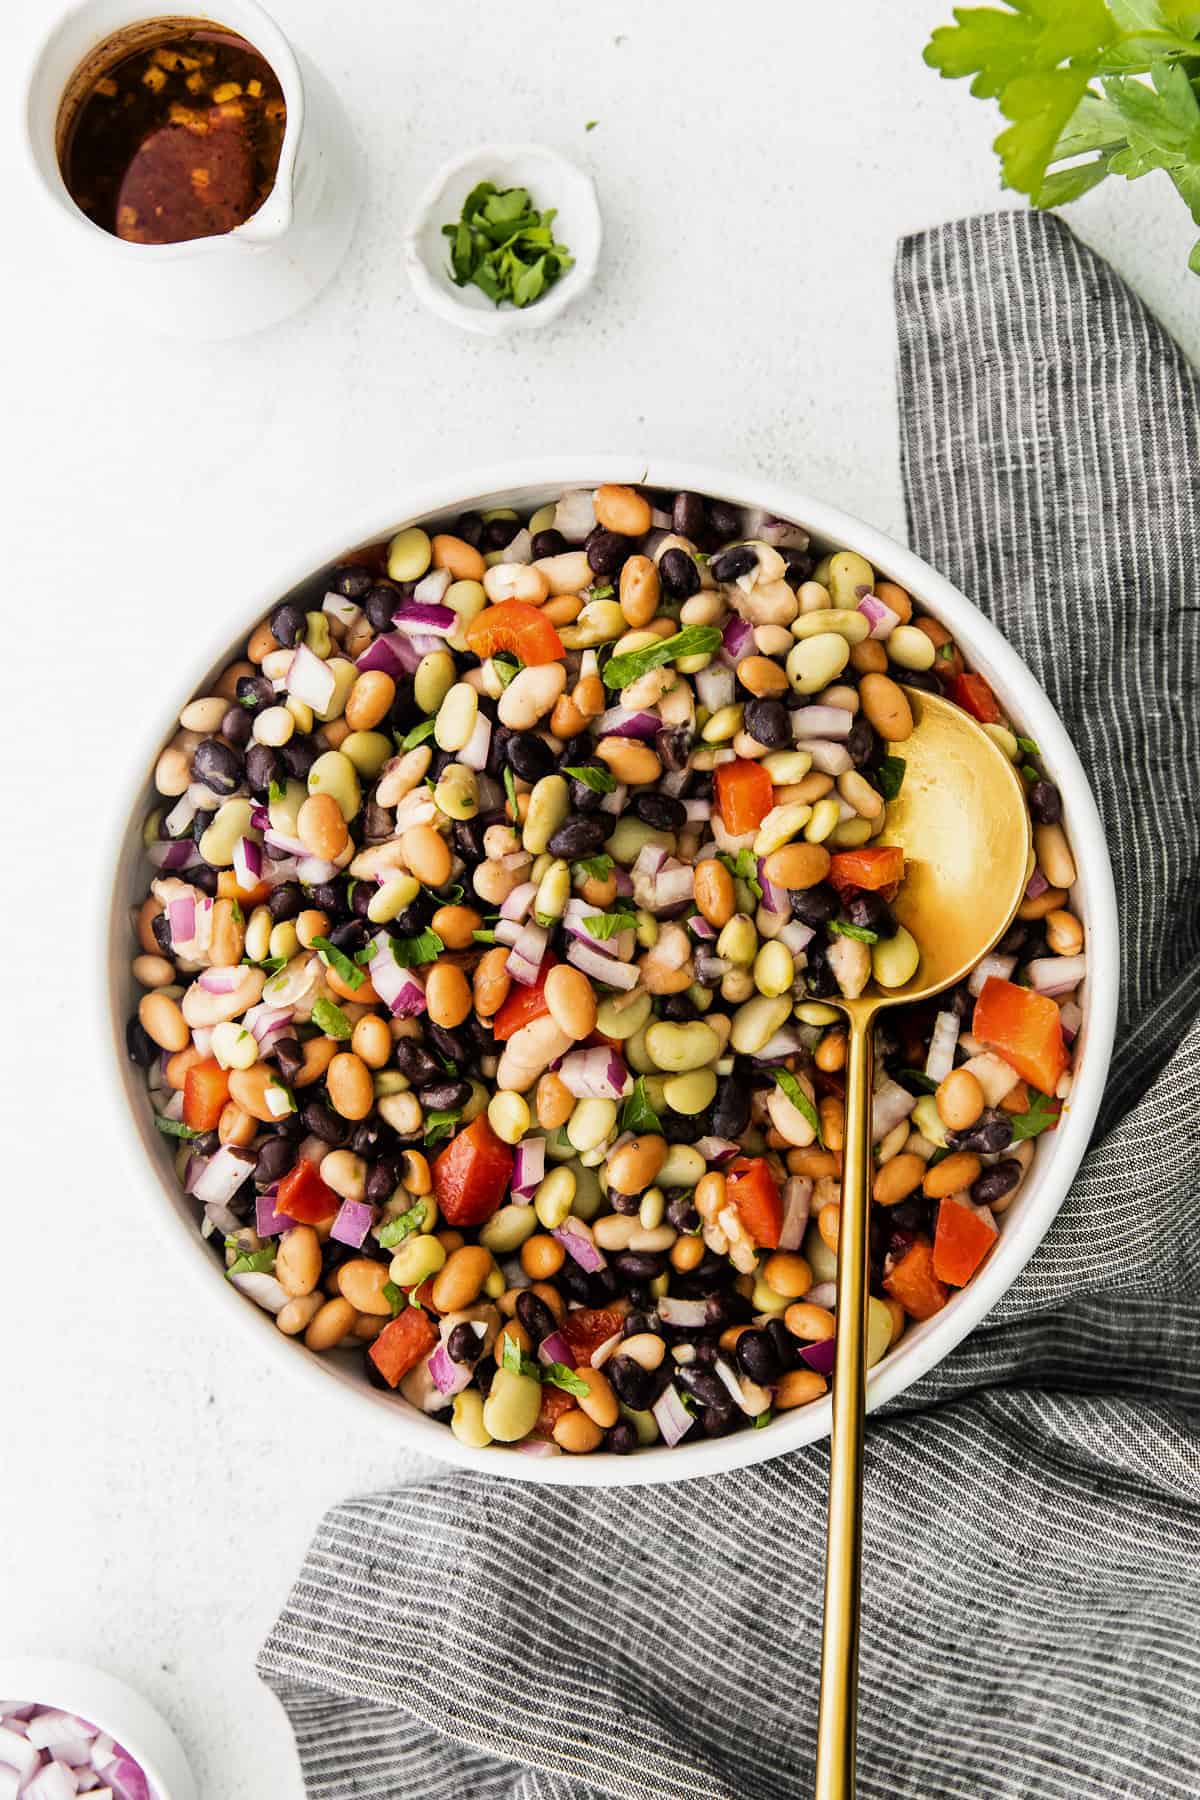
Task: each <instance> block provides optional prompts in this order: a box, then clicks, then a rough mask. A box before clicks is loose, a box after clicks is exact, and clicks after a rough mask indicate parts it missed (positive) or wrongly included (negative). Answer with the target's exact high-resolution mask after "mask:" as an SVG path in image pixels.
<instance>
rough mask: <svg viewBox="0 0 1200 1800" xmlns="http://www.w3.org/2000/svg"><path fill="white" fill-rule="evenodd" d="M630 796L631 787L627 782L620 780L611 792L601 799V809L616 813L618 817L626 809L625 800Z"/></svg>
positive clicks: (601, 810)
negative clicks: (629, 787)
mask: <svg viewBox="0 0 1200 1800" xmlns="http://www.w3.org/2000/svg"><path fill="white" fill-rule="evenodd" d="M628 798H629V789H628V787H627V786H626V784H625V782H623V781H619V782H618V783H617V785H616V787H615V788H614V789H613V791H612V793H611V794H605V795H604V796H603V798H602V799H601V801H600V806H599V811H600V812H602V813H614V814H615V815H616V817H617V818H620V816H621V814H622V813H623V812H624V811H625V802H626V800H627V799H628Z"/></svg>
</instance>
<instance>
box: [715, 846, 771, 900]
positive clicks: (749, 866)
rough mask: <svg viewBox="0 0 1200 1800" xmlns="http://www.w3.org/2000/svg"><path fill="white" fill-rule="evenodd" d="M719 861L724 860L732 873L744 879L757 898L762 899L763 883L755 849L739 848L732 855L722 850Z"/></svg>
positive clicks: (740, 879)
mask: <svg viewBox="0 0 1200 1800" xmlns="http://www.w3.org/2000/svg"><path fill="white" fill-rule="evenodd" d="M718 861H720V862H723V863H724V864H725V867H726V868H727V869H728V870H729V873H730V874H731V875H734V876H736V877H737V879H738V880H739V881H744V882H745V884H746V886H747V887H748V888H749V889H750V892H751V893H752V894H753V895H754V898H755V899H756V900H761V899H762V892H763V891H762V883H761V882H760V881H759V879H758V858H757V856H755V854H754V852H753V850H747V849H742V850H739V851H738V853H737V855H736V856H730V855H729V853H728V852H727V851H725V850H722V851H721V852H720V855H719V857H718Z"/></svg>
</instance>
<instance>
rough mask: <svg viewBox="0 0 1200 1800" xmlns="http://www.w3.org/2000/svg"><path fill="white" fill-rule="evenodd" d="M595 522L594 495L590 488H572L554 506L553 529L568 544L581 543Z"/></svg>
mask: <svg viewBox="0 0 1200 1800" xmlns="http://www.w3.org/2000/svg"><path fill="white" fill-rule="evenodd" d="M595 524H596V505H595V496H594V495H593V493H592V490H591V489H590V488H574V489H572V491H571V492H570V493H567V494H564V495H563V496H562V498H561V499H560V500H559V502H558V504H557V506H556V507H555V508H554V529H555V531H560V532H561V533H562V535H563V536H564V537H565V538H566V540H567V542H568V544H582V542H583V540H584V538H586V537H587V535H588V533H589V532H590V531H592V530H593V529H594V527H595Z"/></svg>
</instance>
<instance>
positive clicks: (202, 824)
mask: <svg viewBox="0 0 1200 1800" xmlns="http://www.w3.org/2000/svg"><path fill="white" fill-rule="evenodd" d="M216 816H217V815H216V813H215V812H198V813H193V815H192V842H193V843H194V844H198V843H199V842H200V839H201V838H202V837H203V836H204V834H205V832H206V831H207V830H208V828H209V826H210V825H211V824H212V822H213V820H214V819H215V818H216Z"/></svg>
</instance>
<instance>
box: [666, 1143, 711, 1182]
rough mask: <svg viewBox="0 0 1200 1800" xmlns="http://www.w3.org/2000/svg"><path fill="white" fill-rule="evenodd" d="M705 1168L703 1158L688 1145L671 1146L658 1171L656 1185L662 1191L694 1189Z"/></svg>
mask: <svg viewBox="0 0 1200 1800" xmlns="http://www.w3.org/2000/svg"><path fill="white" fill-rule="evenodd" d="M706 1168H707V1164H706V1163H705V1161H704V1158H703V1157H702V1156H701V1154H700V1152H699V1151H698V1150H694V1149H693V1148H692V1146H691V1145H690V1144H672V1145H671V1148H670V1149H669V1150H668V1151H667V1160H666V1162H665V1163H664V1164H663V1166H662V1168H661V1169H660V1170H659V1171H658V1185H659V1187H661V1188H664V1189H666V1188H677V1187H686V1188H694V1187H695V1185H696V1183H697V1182H698V1181H699V1180H700V1177H701V1176H702V1175H703V1174H704V1172H705V1169H706Z"/></svg>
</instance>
